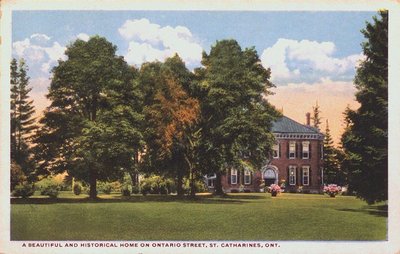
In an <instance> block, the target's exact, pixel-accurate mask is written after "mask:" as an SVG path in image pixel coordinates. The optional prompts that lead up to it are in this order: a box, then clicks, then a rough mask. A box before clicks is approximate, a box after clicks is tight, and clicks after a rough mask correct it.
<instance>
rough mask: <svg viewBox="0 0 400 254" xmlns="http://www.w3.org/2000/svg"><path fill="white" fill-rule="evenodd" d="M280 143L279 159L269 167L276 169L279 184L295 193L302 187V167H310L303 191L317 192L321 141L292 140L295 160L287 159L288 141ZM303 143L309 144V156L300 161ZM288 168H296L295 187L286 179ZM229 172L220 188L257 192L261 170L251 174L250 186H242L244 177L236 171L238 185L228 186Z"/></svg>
mask: <svg viewBox="0 0 400 254" xmlns="http://www.w3.org/2000/svg"><path fill="white" fill-rule="evenodd" d="M278 141H279V143H280V157H279V158H277V159H272V161H271V162H270V165H273V166H275V167H277V168H278V180H279V183H280V182H281V181H282V180H285V182H286V191H295V190H297V189H298V187H300V186H302V166H309V167H310V184H309V185H308V186H303V187H302V188H303V190H306V191H307V190H308V191H311V192H317V191H319V190H320V188H321V167H322V166H323V164H322V162H323V161H322V159H321V147H320V145H321V144H322V140H302V139H298V140H292V141H295V142H296V143H297V147H296V158H295V159H289V158H288V149H289V141H290V140H288V139H280V140H278ZM303 141H309V142H310V156H309V159H302V156H301V153H302V149H301V144H302V142H303ZM289 166H296V173H297V175H296V185H295V186H290V185H289V179H288V171H289ZM229 178H230V171H229V170H227V172H226V174H225V175H223V176H222V186H223V188H224V190H225V191H227V192H231V191H232V190H233V191H235V190H237V191H239V189H240V186H241V185H243V187H244V190H248V191H259V189H260V188H259V185H260V183H261V180H262V178H263V177H262V172H261V169H260V170H259V171H257V172H254V173H252V181H251V184H249V185H245V184H244V176H243V172H239V171H238V183H237V184H230V179H229Z"/></svg>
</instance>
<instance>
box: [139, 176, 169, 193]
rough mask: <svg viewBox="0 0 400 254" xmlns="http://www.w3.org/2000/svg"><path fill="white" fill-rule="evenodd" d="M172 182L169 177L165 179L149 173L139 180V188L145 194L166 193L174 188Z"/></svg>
mask: <svg viewBox="0 0 400 254" xmlns="http://www.w3.org/2000/svg"><path fill="white" fill-rule="evenodd" d="M174 185H175V184H174V182H173V181H172V180H171V179H165V178H163V177H161V176H157V175H151V176H149V177H146V178H143V179H142V180H141V181H140V190H141V193H142V194H143V195H147V194H168V193H171V190H172V189H173V188H174V187H173V186H174Z"/></svg>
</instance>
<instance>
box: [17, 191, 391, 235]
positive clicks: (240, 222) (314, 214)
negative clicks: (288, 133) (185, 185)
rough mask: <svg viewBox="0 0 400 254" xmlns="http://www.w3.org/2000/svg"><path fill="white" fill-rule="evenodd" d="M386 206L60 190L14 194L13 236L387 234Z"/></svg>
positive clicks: (285, 197)
mask: <svg viewBox="0 0 400 254" xmlns="http://www.w3.org/2000/svg"><path fill="white" fill-rule="evenodd" d="M386 232H387V206H386V205H384V204H378V205H373V206H368V205H367V204H366V203H365V202H363V201H361V200H358V199H355V198H354V197H349V196H338V197H336V198H329V197H327V196H323V195H314V194H290V193H284V194H281V195H280V196H278V197H277V198H272V197H271V196H270V195H268V194H265V193H240V194H229V195H228V196H227V197H223V198H221V197H212V196H198V197H197V198H196V199H195V200H190V199H179V198H177V197H174V196H158V195H157V196H151V195H150V196H146V197H143V196H134V197H130V198H122V197H120V196H118V195H117V194H114V195H113V194H111V195H100V199H99V200H97V201H90V200H88V199H87V196H85V195H80V196H75V195H71V194H69V193H62V194H61V195H60V196H59V199H57V200H51V199H47V198H39V197H32V198H30V199H28V200H23V199H13V200H12V205H11V239H12V240H386V238H387V236H386Z"/></svg>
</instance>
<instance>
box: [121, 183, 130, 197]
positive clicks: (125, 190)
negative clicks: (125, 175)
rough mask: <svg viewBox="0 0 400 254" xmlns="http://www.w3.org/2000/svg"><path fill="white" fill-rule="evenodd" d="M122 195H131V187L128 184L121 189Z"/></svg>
mask: <svg viewBox="0 0 400 254" xmlns="http://www.w3.org/2000/svg"><path fill="white" fill-rule="evenodd" d="M121 193H122V196H124V197H129V196H130V195H131V189H130V188H129V186H128V185H123V186H122V189H121Z"/></svg>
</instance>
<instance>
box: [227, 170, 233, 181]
mask: <svg viewBox="0 0 400 254" xmlns="http://www.w3.org/2000/svg"><path fill="white" fill-rule="evenodd" d="M231 173H232V171H231V170H230V169H229V170H228V174H227V176H228V184H229V185H230V184H231V179H232V176H231Z"/></svg>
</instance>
